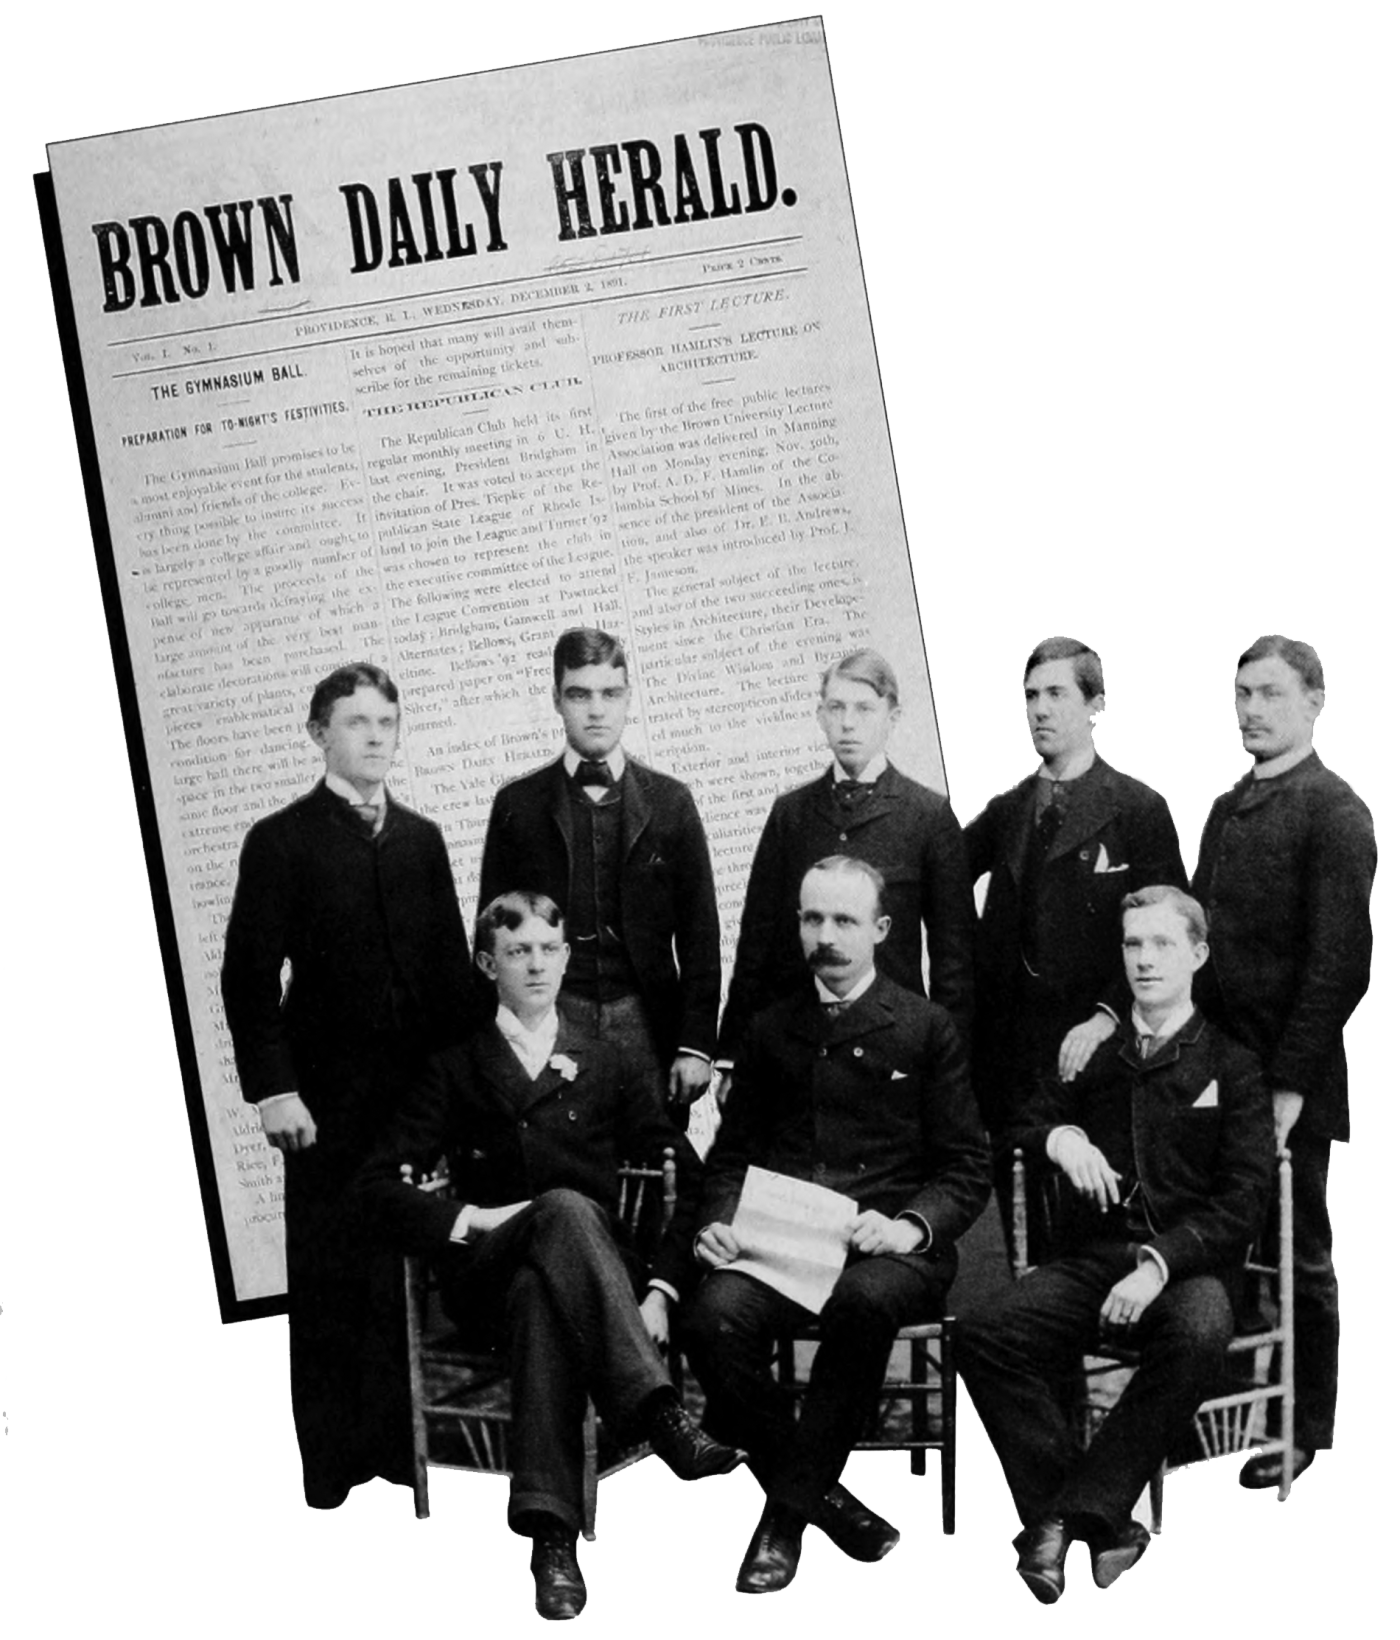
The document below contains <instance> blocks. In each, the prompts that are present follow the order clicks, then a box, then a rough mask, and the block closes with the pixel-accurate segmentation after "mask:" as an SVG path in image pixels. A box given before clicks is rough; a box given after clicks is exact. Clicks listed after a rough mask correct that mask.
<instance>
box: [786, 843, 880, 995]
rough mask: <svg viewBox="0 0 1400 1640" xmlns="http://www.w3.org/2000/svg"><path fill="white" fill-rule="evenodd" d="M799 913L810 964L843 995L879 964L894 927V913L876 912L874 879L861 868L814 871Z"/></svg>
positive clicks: (806, 881) (804, 882)
mask: <svg viewBox="0 0 1400 1640" xmlns="http://www.w3.org/2000/svg"><path fill="white" fill-rule="evenodd" d="M797 916H798V925H799V928H800V931H801V934H802V955H803V956H804V957H805V958H806V959H807V966H808V967H809V968H810V969H811V970H812V972H813V973H814V974H815V975H816V976H817V977H818V978H819V979H820V980H821V981H822V982H823V984H825V985H827V986H828V987H829V988H830V989H831V990H833V991H835V993H836V994H837V996H845V994H846V992H847V991H849V990H850V989H851V987H852V986H853V985H855V983H856V982H857V981H858V980H860V979H862V978H863V977H864V975H865V973H866V971H867V970H868V969H869V968H871V967H872V966H873V965H874V962H875V947H876V946H877V945H879V943H880V941H881V940H883V939H884V937H885V935H886V934H888V933H889V930H890V919H889V918H888V917H882V916H877V915H876V911H875V885H874V883H872V882H871V881H870V879H869V878H868V877H866V876H863V875H862V874H861V873H860V872H858V871H809V872H808V873H807V875H806V876H805V877H804V878H803V879H802V889H801V893H800V895H799V897H798V913H797Z"/></svg>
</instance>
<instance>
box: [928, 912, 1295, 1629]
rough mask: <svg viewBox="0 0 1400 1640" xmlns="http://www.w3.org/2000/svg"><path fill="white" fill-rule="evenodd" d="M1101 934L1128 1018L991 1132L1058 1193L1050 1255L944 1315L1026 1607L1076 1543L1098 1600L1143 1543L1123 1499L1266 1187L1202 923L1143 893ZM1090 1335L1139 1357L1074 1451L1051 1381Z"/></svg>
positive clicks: (1206, 1332) (1250, 1083)
mask: <svg viewBox="0 0 1400 1640" xmlns="http://www.w3.org/2000/svg"><path fill="white" fill-rule="evenodd" d="M1120 926H1121V929H1122V946H1121V950H1122V960H1123V965H1124V967H1125V969H1126V973H1127V980H1128V985H1129V987H1130V989H1131V991H1132V996H1133V1004H1132V1008H1131V1013H1130V1015H1129V1017H1128V1018H1126V1019H1125V1020H1124V1021H1123V1023H1122V1025H1121V1026H1120V1027H1119V1028H1118V1029H1117V1030H1116V1031H1115V1033H1114V1035H1113V1036H1111V1037H1110V1038H1109V1039H1108V1040H1107V1041H1105V1042H1104V1043H1102V1044H1101V1045H1100V1046H1099V1047H1098V1049H1097V1050H1096V1051H1095V1052H1094V1053H1093V1054H1092V1055H1091V1057H1090V1059H1089V1062H1088V1064H1087V1065H1086V1066H1085V1067H1084V1068H1083V1070H1081V1071H1080V1072H1079V1073H1078V1074H1077V1075H1076V1077H1075V1078H1074V1080H1073V1081H1066V1080H1064V1079H1063V1078H1060V1077H1057V1076H1054V1075H1050V1076H1047V1077H1045V1078H1043V1079H1042V1081H1041V1084H1040V1087H1039V1089H1038V1091H1037V1094H1036V1095H1035V1097H1034V1098H1033V1100H1032V1101H1031V1102H1030V1104H1029V1105H1028V1106H1027V1107H1026V1108H1025V1109H1023V1111H1022V1112H1021V1114H1020V1116H1019V1118H1018V1119H1017V1121H1016V1123H1015V1125H1014V1126H1013V1127H1012V1128H1011V1130H1010V1133H1009V1135H1008V1143H1009V1144H1011V1145H1014V1146H1016V1147H1019V1148H1020V1149H1021V1150H1022V1151H1023V1152H1024V1153H1025V1155H1026V1158H1027V1161H1028V1163H1029V1164H1030V1166H1031V1168H1032V1170H1033V1172H1034V1170H1035V1168H1036V1167H1037V1166H1038V1165H1044V1166H1048V1168H1049V1170H1050V1172H1051V1173H1052V1175H1060V1176H1062V1177H1063V1180H1064V1181H1065V1182H1066V1183H1067V1185H1068V1187H1069V1189H1068V1191H1067V1192H1065V1194H1066V1195H1067V1196H1068V1200H1067V1201H1064V1202H1063V1203H1062V1207H1063V1211H1062V1212H1060V1213H1059V1214H1057V1215H1056V1218H1057V1223H1056V1224H1055V1226H1054V1227H1053V1233H1052V1236H1051V1238H1050V1252H1051V1254H1052V1256H1050V1257H1049V1258H1047V1259H1046V1260H1045V1262H1043V1263H1040V1264H1039V1265H1038V1266H1037V1267H1036V1268H1035V1269H1034V1270H1032V1271H1031V1273H1030V1274H1029V1275H1028V1276H1026V1277H1025V1278H1024V1279H1023V1280H1021V1281H1018V1282H1017V1283H1016V1284H1015V1285H1014V1286H1012V1287H1010V1288H1007V1289H1004V1290H1003V1291H1001V1292H1000V1293H998V1294H997V1295H996V1296H995V1297H994V1298H991V1299H989V1300H987V1301H985V1302H984V1303H983V1304H982V1305H980V1306H977V1307H974V1308H973V1309H972V1310H971V1311H969V1312H966V1313H964V1314H963V1315H962V1316H960V1317H959V1322H958V1368H959V1371H960V1372H961V1373H962V1376H963V1380H964V1382H965V1383H966V1384H967V1388H968V1392H969V1394H970V1395H971V1396H972V1400H973V1404H974V1405H975V1406H976V1408H977V1411H978V1414H979V1416H980V1417H981V1419H982V1423H983V1426H984V1427H985V1429H986V1431H987V1434H988V1436H989V1438H990V1439H991V1442H992V1445H993V1447H995V1449H996V1453H997V1456H998V1457H999V1458H1000V1459H1001V1464H1002V1468H1003V1470H1004V1471H1005V1473H1006V1479H1007V1484H1008V1485H1009V1486H1010V1488H1011V1496H1012V1499H1013V1501H1014V1503H1015V1505H1016V1511H1017V1513H1018V1514H1019V1516H1020V1519H1021V1523H1022V1530H1021V1531H1020V1532H1019V1533H1018V1534H1017V1536H1016V1537H1015V1539H1014V1540H1013V1543H1014V1547H1015V1548H1016V1551H1017V1555H1018V1561H1017V1567H1016V1570H1017V1572H1018V1573H1019V1574H1020V1576H1021V1578H1022V1580H1023V1581H1024V1582H1025V1584H1026V1585H1027V1587H1028V1588H1029V1589H1030V1591H1031V1593H1032V1594H1034V1595H1035V1597H1036V1599H1037V1600H1039V1601H1041V1602H1042V1603H1043V1604H1045V1605H1049V1604H1051V1603H1052V1602H1053V1601H1055V1600H1058V1599H1059V1597H1060V1595H1061V1593H1063V1591H1064V1586H1065V1557H1066V1554H1067V1553H1068V1550H1069V1547H1070V1544H1071V1543H1072V1542H1073V1541H1075V1540H1076V1539H1082V1540H1083V1541H1085V1542H1086V1543H1087V1544H1088V1547H1089V1556H1090V1561H1091V1564H1092V1569H1093V1577H1094V1582H1095V1584H1096V1585H1097V1586H1098V1587H1099V1588H1101V1589H1104V1588H1107V1587H1108V1586H1109V1585H1110V1584H1111V1583H1113V1582H1114V1581H1115V1580H1116V1579H1117V1578H1118V1577H1120V1576H1121V1575H1122V1573H1123V1572H1125V1571H1127V1570H1128V1568H1129V1567H1131V1566H1132V1565H1134V1564H1135V1563H1136V1562H1137V1560H1138V1559H1139V1558H1140V1557H1141V1555H1142V1553H1143V1550H1144V1549H1146V1547H1147V1545H1148V1543H1149V1541H1150V1538H1149V1535H1148V1533H1147V1530H1146V1528H1144V1527H1143V1526H1141V1525H1139V1524H1138V1523H1137V1522H1136V1521H1134V1520H1133V1519H1132V1518H1131V1510H1132V1507H1133V1504H1134V1503H1135V1502H1136V1500H1137V1498H1138V1496H1139V1494H1140V1493H1141V1492H1142V1489H1143V1487H1144V1486H1146V1485H1147V1483H1148V1481H1149V1480H1150V1479H1151V1478H1152V1476H1153V1475H1154V1474H1155V1473H1156V1472H1157V1470H1158V1468H1159V1467H1160V1465H1161V1463H1162V1460H1163V1458H1164V1457H1165V1456H1166V1454H1167V1452H1168V1451H1169V1449H1170V1447H1171V1444H1172V1442H1173V1440H1174V1439H1175V1438H1176V1437H1177V1436H1178V1435H1179V1434H1180V1432H1181V1431H1182V1429H1183V1428H1185V1427H1187V1426H1188V1425H1189V1423H1190V1419H1191V1416H1192V1414H1193V1413H1194V1411H1195V1409H1196V1407H1197V1406H1198V1405H1199V1404H1200V1402H1201V1401H1202V1400H1204V1399H1205V1398H1206V1396H1207V1395H1208V1394H1209V1393H1211V1391H1212V1390H1213V1389H1214V1388H1215V1387H1216V1384H1217V1383H1218V1379H1219V1374H1220V1372H1221V1368H1222V1366H1223V1363H1224V1360H1225V1351H1226V1346H1227V1345H1228V1344H1229V1341H1230V1338H1231V1336H1232V1334H1233V1332H1234V1305H1235V1304H1236V1303H1237V1302H1238V1300H1239V1297H1240V1287H1241V1284H1242V1281H1243V1276H1244V1260H1245V1256H1246V1254H1247V1252H1248V1250H1249V1246H1250V1244H1251V1242H1252V1241H1253V1240H1254V1238H1255V1237H1256V1236H1257V1235H1258V1233H1259V1230H1260V1228H1261V1226H1262V1224H1263V1220H1264V1213H1265V1209H1266V1206H1267V1203H1268V1198H1269V1190H1270V1183H1271V1179H1272V1160H1273V1135H1272V1128H1271V1122H1270V1112H1269V1096H1268V1092H1267V1090H1266V1089H1265V1086H1264V1082H1263V1077H1262V1075H1261V1072H1260V1066H1259V1062H1258V1060H1257V1059H1256V1058H1255V1057H1254V1055H1253V1054H1252V1053H1250V1052H1249V1050H1248V1049H1246V1048H1243V1047H1241V1046H1240V1045H1239V1044H1238V1043H1236V1042H1234V1041H1232V1040H1231V1039H1230V1038H1229V1037H1227V1036H1226V1035H1225V1034H1224V1033H1223V1032H1222V1031H1220V1030H1218V1029H1217V1027H1215V1026H1214V1025H1211V1024H1208V1023H1207V1022H1206V1020H1205V1019H1204V1018H1203V1017H1202V1015H1201V1014H1200V1013H1198V1012H1197V1011H1196V1008H1195V1005H1194V1003H1193V1002H1192V998H1191V984H1192V976H1193V975H1194V974H1195V973H1196V971H1197V970H1198V969H1199V968H1200V967H1201V965H1202V963H1204V962H1205V960H1206V955H1207V946H1206V919H1205V913H1204V912H1203V911H1202V909H1201V907H1200V905H1199V904H1198V903H1197V902H1196V901H1195V900H1193V899H1192V898H1191V897H1190V896H1189V895H1188V894H1186V893H1185V892H1184V891H1183V890H1181V889H1179V888H1176V887H1173V886H1170V885H1152V886H1150V887H1148V888H1145V889H1142V890H1141V891H1139V892H1138V893H1135V894H1129V895H1127V896H1126V897H1125V898H1124V900H1123V907H1122V916H1121V924H1120ZM1105 1331H1106V1332H1107V1333H1108V1334H1110V1335H1112V1336H1114V1337H1116V1338H1120V1339H1122V1340H1123V1341H1124V1342H1127V1343H1131V1344H1133V1345H1135V1346H1136V1347H1137V1348H1138V1349H1139V1351H1140V1361H1139V1365H1138V1367H1137V1370H1136V1372H1135V1373H1134V1375H1133V1377H1132V1379H1131V1380H1130V1381H1129V1384H1128V1387H1127V1388H1126V1389H1125V1390H1124V1392H1123V1394H1122V1397H1121V1398H1120V1399H1119V1401H1118V1402H1117V1404H1116V1405H1115V1406H1114V1407H1113V1408H1112V1410H1111V1411H1110V1412H1109V1414H1108V1416H1107V1418H1106V1419H1105V1420H1104V1423H1103V1426H1102V1428H1101V1429H1100V1430H1099V1431H1098V1432H1097V1434H1096V1435H1095V1437H1094V1439H1093V1442H1092V1443H1091V1444H1090V1446H1089V1448H1088V1450H1087V1451H1081V1449H1080V1445H1079V1442H1078V1439H1077V1438H1076V1434H1075V1431H1074V1430H1073V1428H1072V1427H1071V1421H1070V1416H1069V1413H1068V1411H1067V1407H1066V1401H1067V1397H1066V1394H1065V1387H1066V1385H1068V1384H1069V1383H1071V1382H1072V1380H1073V1378H1074V1376H1075V1375H1076V1374H1077V1373H1078V1372H1079V1371H1080V1370H1081V1364H1082V1361H1083V1358H1084V1356H1085V1355H1086V1354H1092V1353H1093V1349H1094V1345H1095V1343H1096V1342H1097V1341H1098V1339H1099V1336H1100V1333H1101V1332H1105ZM1071 1399H1072V1398H1071Z"/></svg>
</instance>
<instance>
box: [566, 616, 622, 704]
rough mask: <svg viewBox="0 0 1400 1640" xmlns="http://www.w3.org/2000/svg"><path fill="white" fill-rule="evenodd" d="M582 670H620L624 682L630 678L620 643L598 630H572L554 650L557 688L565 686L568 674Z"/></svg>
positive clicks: (608, 634)
mask: <svg viewBox="0 0 1400 1640" xmlns="http://www.w3.org/2000/svg"><path fill="white" fill-rule="evenodd" d="M581 666H620V667H621V668H622V676H623V678H624V680H625V679H626V677H627V655H626V652H625V651H624V650H623V647H622V645H621V643H620V642H619V641H618V640H617V639H616V638H615V637H613V635H612V633H611V632H604V631H602V630H601V628H599V627H596V626H571V627H570V628H569V630H568V631H567V632H561V633H560V634H559V641H558V642H557V643H556V644H555V646H554V687H555V688H556V689H557V688H558V687H559V686H560V684H562V683H563V681H564V674H565V673H566V672H576V671H578V669H579V668H580V667H581Z"/></svg>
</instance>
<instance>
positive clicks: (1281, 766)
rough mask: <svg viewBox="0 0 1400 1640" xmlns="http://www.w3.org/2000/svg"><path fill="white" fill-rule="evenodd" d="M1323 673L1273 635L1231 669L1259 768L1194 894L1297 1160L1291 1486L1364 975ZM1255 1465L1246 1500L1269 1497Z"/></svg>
mask: <svg viewBox="0 0 1400 1640" xmlns="http://www.w3.org/2000/svg"><path fill="white" fill-rule="evenodd" d="M1323 699H1324V696H1323V683H1322V663H1321V661H1319V660H1318V658H1317V652H1316V650H1314V649H1312V648H1311V647H1310V646H1309V645H1308V644H1305V643H1299V642H1298V641H1297V640H1296V639H1293V638H1283V637H1280V636H1278V635H1277V634H1273V635H1271V636H1269V637H1264V638H1259V639H1256V640H1255V642H1254V643H1253V644H1251V645H1250V647H1249V648H1248V649H1247V650H1246V651H1245V652H1244V654H1243V655H1241V656H1240V658H1239V663H1238V670H1237V671H1236V674H1235V715H1236V717H1237V719H1238V720H1239V726H1240V735H1241V738H1242V739H1243V741H1244V748H1245V750H1246V751H1247V752H1248V753H1249V754H1250V756H1251V757H1253V759H1254V767H1253V768H1252V769H1251V770H1250V772H1249V773H1248V774H1246V775H1245V776H1244V778H1243V779H1242V780H1240V781H1239V782H1238V783H1237V784H1236V785H1235V786H1234V787H1233V788H1232V789H1231V790H1230V791H1228V792H1226V793H1225V795H1224V796H1223V797H1219V798H1217V799H1216V801H1215V804H1214V805H1213V807H1212V808H1211V811H1210V815H1209V817H1208V818H1207V820H1206V828H1205V832H1204V834H1203V836H1202V838H1201V853H1200V860H1199V863H1198V864H1197V867H1196V877H1195V881H1194V884H1193V891H1194V892H1195V894H1196V895H1197V897H1198V898H1199V899H1200V900H1201V901H1202V902H1203V903H1204V905H1205V907H1206V910H1207V913H1208V914H1209V916H1210V919H1211V934H1212V938H1211V950H1212V959H1211V964H1210V966H1209V967H1208V968H1207V969H1206V971H1205V973H1204V974H1203V975H1202V987H1201V1001H1202V1006H1203V1007H1204V1008H1205V1010H1206V1012H1207V1013H1208V1014H1209V1015H1210V1016H1211V1017H1212V1018H1214V1019H1217V1020H1219V1022H1220V1023H1221V1024H1222V1025H1223V1026H1224V1027H1225V1029H1226V1030H1228V1031H1229V1032H1231V1034H1232V1035H1234V1036H1237V1037H1238V1038H1239V1040H1240V1041H1241V1042H1244V1043H1246V1044H1247V1045H1248V1046H1249V1047H1251V1048H1253V1049H1254V1051H1255V1052H1256V1053H1257V1054H1258V1055H1259V1056H1260V1058H1261V1059H1262V1060H1263V1062H1264V1077H1265V1080H1266V1082H1267V1083H1268V1086H1269V1088H1270V1089H1271V1091H1272V1093H1273V1108H1274V1131H1275V1136H1276V1138H1277V1142H1278V1146H1279V1148H1280V1149H1282V1148H1283V1147H1284V1146H1285V1145H1286V1146H1287V1147H1288V1149H1289V1150H1290V1151H1291V1152H1292V1156H1293V1215H1294V1217H1293V1252H1294V1261H1295V1262H1294V1279H1295V1295H1296V1296H1295V1304H1296V1308H1295V1320H1296V1327H1297V1350H1296V1357H1295V1369H1296V1378H1297V1409H1296V1415H1295V1416H1296V1421H1295V1424H1294V1428H1295V1431H1296V1441H1297V1447H1298V1450H1297V1454H1296V1461H1295V1469H1294V1473H1295V1474H1297V1473H1298V1472H1300V1471H1301V1470H1303V1469H1306V1468H1307V1466H1308V1465H1309V1464H1310V1463H1311V1462H1312V1460H1313V1455H1314V1454H1315V1453H1316V1452H1317V1451H1318V1449H1319V1448H1321V1447H1330V1446H1331V1445H1332V1433H1333V1421H1334V1417H1335V1414H1336V1405H1337V1345H1338V1338H1339V1333H1340V1325H1339V1320H1338V1306H1337V1277H1336V1273H1335V1271H1334V1270H1333V1268H1332V1226H1331V1223H1330V1221H1329V1219H1328V1215H1327V1164H1328V1161H1329V1158H1330V1154H1331V1147H1332V1141H1333V1140H1334V1139H1346V1138H1348V1137H1349V1136H1350V1131H1351V1129H1350V1121H1349V1114H1348V1109H1347V1064H1346V1054H1345V1052H1344V1050H1343V1047H1342V1027H1343V1026H1344V1025H1345V1024H1346V1022H1347V1020H1348V1019H1349V1018H1350V1017H1351V1013H1352V1010H1353V1009H1354V1008H1355V1007H1356V1005H1357V1003H1358V1002H1360V1000H1361V998H1362V997H1363V996H1364V995H1365V994H1366V987H1367V985H1368V983H1369V982H1370V977H1371V916H1370V898H1371V881H1372V878H1373V877H1374V876H1375V873H1376V834H1375V830H1374V827H1373V826H1372V824H1371V815H1370V811H1369V810H1368V809H1367V807H1366V805H1365V804H1364V803H1363V802H1362V801H1361V799H1360V798H1359V797H1358V796H1357V795H1356V793H1355V792H1354V791H1352V789H1351V787H1350V786H1348V785H1347V783H1346V781H1345V780H1342V779H1340V778H1339V777H1338V776H1337V775H1335V774H1333V773H1332V772H1331V770H1330V769H1326V768H1324V767H1323V764H1322V761H1321V759H1320V758H1319V757H1318V755H1317V753H1316V752H1315V751H1313V746H1312V740H1313V726H1314V724H1315V723H1316V721H1317V714H1318V713H1319V712H1320V711H1321V710H1322V705H1323ZM1280 1465H1281V1457H1280V1456H1279V1455H1269V1456H1266V1457H1258V1458H1252V1459H1250V1461H1249V1462H1248V1463H1246V1464H1245V1466H1244V1469H1243V1470H1242V1471H1241V1474H1240V1483H1241V1485H1243V1486H1248V1487H1269V1486H1277V1485H1278V1482H1279V1471H1280Z"/></svg>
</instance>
